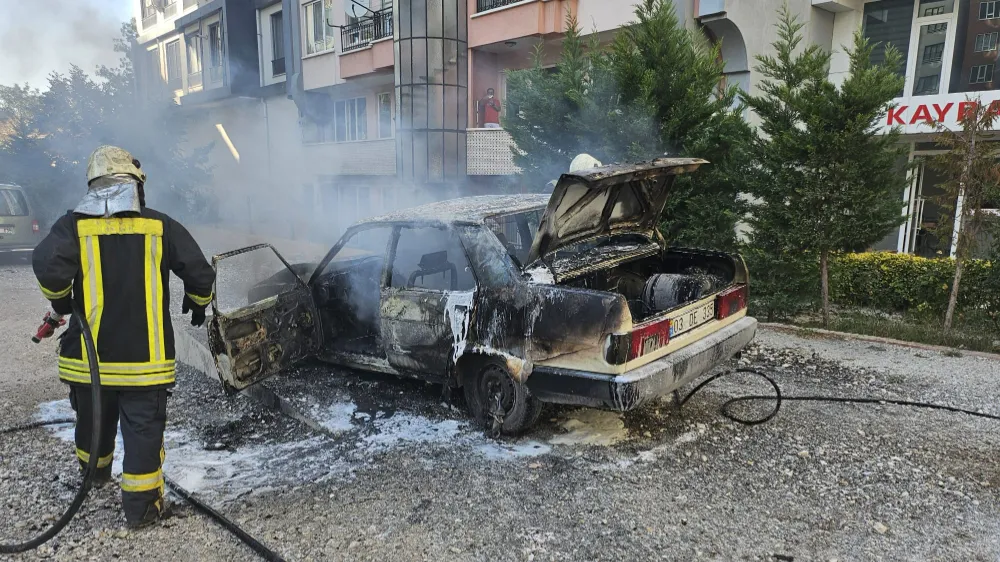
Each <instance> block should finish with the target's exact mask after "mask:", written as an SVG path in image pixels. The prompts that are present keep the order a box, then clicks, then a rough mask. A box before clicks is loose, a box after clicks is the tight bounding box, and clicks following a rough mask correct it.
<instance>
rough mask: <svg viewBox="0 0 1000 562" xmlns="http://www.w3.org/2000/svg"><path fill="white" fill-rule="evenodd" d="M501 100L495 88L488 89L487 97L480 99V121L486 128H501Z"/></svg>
mask: <svg viewBox="0 0 1000 562" xmlns="http://www.w3.org/2000/svg"><path fill="white" fill-rule="evenodd" d="M500 107H501V104H500V100H499V99H498V98H497V97H496V92H495V91H494V90H493V88H488V89H487V90H486V97H485V98H483V99H481V100H479V122H480V124H481V125H482V126H483V127H484V128H486V129H499V128H500Z"/></svg>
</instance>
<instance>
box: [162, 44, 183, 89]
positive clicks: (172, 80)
mask: <svg viewBox="0 0 1000 562" xmlns="http://www.w3.org/2000/svg"><path fill="white" fill-rule="evenodd" d="M173 45H177V76H173V75H172V74H171V72H170V51H169V49H170V47H172V46H173ZM186 50H187V42H186V41H184V36H183V35H180V36H178V37H174V38H171V39H169V40H167V41H164V42H163V75H164V77H165V78H166V81H167V85H169V86H171V87H173V88H175V89H182V88H184V82H185V81H186V79H187V69H186V68H185V66H186V65H185V64H184V59H185V57H184V54H185V51H186Z"/></svg>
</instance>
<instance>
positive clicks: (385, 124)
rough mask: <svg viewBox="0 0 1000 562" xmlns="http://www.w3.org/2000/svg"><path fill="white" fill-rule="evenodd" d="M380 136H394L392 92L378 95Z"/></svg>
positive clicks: (384, 137) (386, 137) (381, 137)
mask: <svg viewBox="0 0 1000 562" xmlns="http://www.w3.org/2000/svg"><path fill="white" fill-rule="evenodd" d="M378 138H380V139H388V138H392V94H390V93H388V92H386V93H384V94H379V95H378Z"/></svg>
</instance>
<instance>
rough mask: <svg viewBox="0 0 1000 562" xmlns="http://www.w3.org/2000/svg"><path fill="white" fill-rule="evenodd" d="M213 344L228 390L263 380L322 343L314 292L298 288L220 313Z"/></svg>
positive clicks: (212, 326)
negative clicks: (313, 298) (242, 307)
mask: <svg viewBox="0 0 1000 562" xmlns="http://www.w3.org/2000/svg"><path fill="white" fill-rule="evenodd" d="M208 333H209V348H210V349H211V351H212V354H213V355H214V356H215V363H216V366H218V368H219V377H220V378H221V379H222V383H223V385H224V386H225V387H226V391H227V392H230V393H232V392H235V391H237V390H241V389H243V388H246V387H248V386H250V385H251V384H254V383H257V382H260V381H262V380H264V379H266V378H268V377H270V376H271V375H274V374H276V373H277V372H278V371H281V370H282V369H284V368H286V367H289V366H291V365H293V364H294V363H296V362H298V361H301V360H302V359H306V358H307V357H309V356H311V355H314V354H315V353H316V351H317V350H318V349H319V347H320V342H321V338H320V337H319V321H318V316H317V314H316V309H315V306H314V305H313V300H312V296H311V295H310V294H309V291H308V290H307V289H305V288H302V287H298V288H296V289H294V290H292V291H287V292H284V293H281V294H279V295H277V296H276V297H273V298H270V299H268V300H265V301H263V302H260V303H258V304H257V305H255V306H251V307H248V308H244V309H241V310H239V311H237V312H235V313H232V314H216V315H214V316H213V318H212V323H211V324H210V325H209V330H208Z"/></svg>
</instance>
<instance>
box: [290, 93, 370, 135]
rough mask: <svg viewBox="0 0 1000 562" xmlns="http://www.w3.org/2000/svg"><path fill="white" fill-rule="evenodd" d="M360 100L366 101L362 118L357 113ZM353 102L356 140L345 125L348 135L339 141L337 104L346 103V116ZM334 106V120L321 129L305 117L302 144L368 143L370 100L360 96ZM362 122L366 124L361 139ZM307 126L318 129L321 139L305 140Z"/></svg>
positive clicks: (335, 102)
mask: <svg viewBox="0 0 1000 562" xmlns="http://www.w3.org/2000/svg"><path fill="white" fill-rule="evenodd" d="M358 100H364V102H365V112H364V113H362V114H361V115H360V116H359V115H358V113H357V101H358ZM351 101H353V102H355V110H354V127H355V128H354V137H355V138H353V139H352V138H351V135H350V131H346V127H347V125H345V131H346V134H345V138H344V140H337V104H340V103H344V104H345V115H346V111H347V110H348V109H349V107H346V104H348V103H349V102H351ZM332 104H333V108H334V110H333V118H332V119H331V120H330V123H328V124H327V125H325V126H322V127H320V125H318V124H316V123H313V122H312V121H310V120H309V118H308V117H306V116H303V117H302V118H301V119H300V124H301V126H300V128H301V133H302V144H305V145H311V144H343V143H349V142H365V141H367V140H368V105H369V104H368V98H367V97H365V96H359V97H356V98H345V99H339V100H335V101H333V102H332ZM359 117H360V119H359ZM362 122H364V135H363V136H364V138H361V137H362V130H361V127H360V124H361V123H362ZM348 124H349V123H348ZM305 126H311V127H317V131H318V132H319V137H320V138H319V140H315V141H307V140H306V139H305V133H306V129H305ZM376 134H377V133H376Z"/></svg>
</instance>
